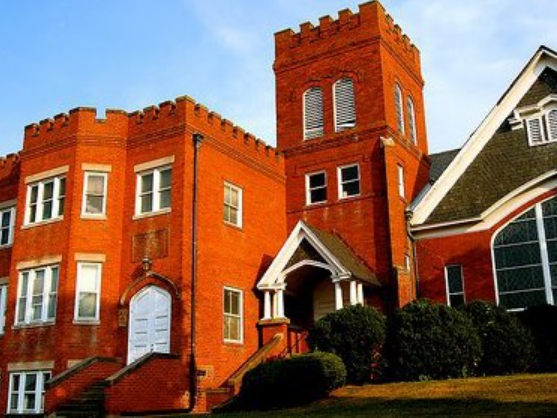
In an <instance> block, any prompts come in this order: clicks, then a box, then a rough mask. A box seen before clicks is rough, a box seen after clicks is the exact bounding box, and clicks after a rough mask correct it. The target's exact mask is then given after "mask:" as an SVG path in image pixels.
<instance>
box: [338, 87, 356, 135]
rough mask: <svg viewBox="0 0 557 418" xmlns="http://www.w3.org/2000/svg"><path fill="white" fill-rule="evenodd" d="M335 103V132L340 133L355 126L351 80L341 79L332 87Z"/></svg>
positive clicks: (354, 107) (354, 105)
mask: <svg viewBox="0 0 557 418" xmlns="http://www.w3.org/2000/svg"><path fill="white" fill-rule="evenodd" d="M333 94H334V101H335V131H336V132H340V131H343V130H345V129H349V128H353V127H354V126H356V104H355V100H354V82H353V81H352V79H351V78H341V79H340V80H338V81H337V82H336V83H335V85H334V87H333Z"/></svg>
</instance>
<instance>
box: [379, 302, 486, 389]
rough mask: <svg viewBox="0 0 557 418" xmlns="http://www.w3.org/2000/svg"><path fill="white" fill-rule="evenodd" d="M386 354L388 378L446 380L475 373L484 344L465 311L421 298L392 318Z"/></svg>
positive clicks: (388, 326)
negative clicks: (482, 344)
mask: <svg viewBox="0 0 557 418" xmlns="http://www.w3.org/2000/svg"><path fill="white" fill-rule="evenodd" d="M383 353H384V358H385V361H386V365H387V370H386V372H387V377H388V378H389V379H393V380H422V379H446V378H456V377H465V376H470V375H473V374H474V373H475V370H476V366H477V363H478V361H479V359H480V357H481V345H480V340H479V338H478V335H477V333H476V329H475V327H474V325H473V324H472V321H471V320H470V319H469V318H468V317H467V315H466V314H465V313H464V312H461V311H458V310H457V309H455V308H450V307H447V306H445V305H438V304H431V303H430V302H429V301H427V300H418V301H415V302H412V303H410V304H408V305H406V306H405V307H404V308H402V309H398V310H397V311H395V312H394V313H393V315H392V316H391V317H390V320H389V322H388V325H387V338H386V341H385V345H384V350H383Z"/></svg>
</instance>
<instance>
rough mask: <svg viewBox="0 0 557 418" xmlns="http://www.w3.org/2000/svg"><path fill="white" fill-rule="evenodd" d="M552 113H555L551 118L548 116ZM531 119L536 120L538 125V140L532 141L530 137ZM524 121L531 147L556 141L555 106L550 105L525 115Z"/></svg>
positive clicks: (556, 113) (556, 117)
mask: <svg viewBox="0 0 557 418" xmlns="http://www.w3.org/2000/svg"><path fill="white" fill-rule="evenodd" d="M552 113H553V114H555V116H553V118H551V117H550V115H551V114H552ZM532 121H537V122H538V125H539V130H540V139H539V140H538V141H534V140H533V137H532V128H531V127H530V122H532ZM524 123H525V124H526V135H527V137H528V145H530V146H531V147H535V146H538V145H545V144H549V143H551V142H557V107H553V106H552V107H549V108H546V109H544V110H543V111H542V112H539V113H536V114H534V115H532V116H528V117H525V118H524Z"/></svg>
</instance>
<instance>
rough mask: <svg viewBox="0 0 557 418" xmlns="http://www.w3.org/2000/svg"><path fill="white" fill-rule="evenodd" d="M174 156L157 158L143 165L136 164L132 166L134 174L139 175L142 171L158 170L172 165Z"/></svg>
mask: <svg viewBox="0 0 557 418" xmlns="http://www.w3.org/2000/svg"><path fill="white" fill-rule="evenodd" d="M174 160H175V158H174V155H170V156H168V157H164V158H159V159H157V160H151V161H147V162H145V163H141V164H136V165H134V166H133V171H134V173H140V172H142V171H149V170H152V169H154V168H159V167H162V166H165V165H172V164H173V163H174Z"/></svg>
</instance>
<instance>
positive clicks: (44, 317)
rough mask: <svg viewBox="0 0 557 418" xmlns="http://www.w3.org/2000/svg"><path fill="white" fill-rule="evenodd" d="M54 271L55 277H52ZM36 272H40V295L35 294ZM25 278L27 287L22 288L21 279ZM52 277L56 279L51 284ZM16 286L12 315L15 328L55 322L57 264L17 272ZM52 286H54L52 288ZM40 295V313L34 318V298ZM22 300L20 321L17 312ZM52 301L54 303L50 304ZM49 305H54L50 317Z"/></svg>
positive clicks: (58, 278) (57, 279) (58, 272)
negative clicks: (14, 305)
mask: <svg viewBox="0 0 557 418" xmlns="http://www.w3.org/2000/svg"><path fill="white" fill-rule="evenodd" d="M53 271H56V276H54V275H53ZM38 272H42V273H43V274H42V283H43V284H42V290H41V292H40V293H34V292H35V283H36V281H37V275H38ZM24 277H26V280H27V283H26V284H27V286H26V287H25V288H24V286H23V278H24ZM53 277H56V281H55V283H53V281H54V280H53ZM18 279H19V280H18V284H17V301H16V308H15V315H14V325H15V326H23V327H25V326H29V325H31V326H33V325H39V326H40V325H43V324H45V323H53V322H54V321H55V320H56V311H57V305H58V286H59V282H60V266H59V265H58V264H55V265H49V266H41V267H36V268H32V269H27V270H22V271H20V272H19V277H18ZM53 284H54V286H53ZM37 295H40V312H39V317H38V318H34V317H33V316H34V314H35V306H34V303H35V297H37ZM23 299H24V306H23V318H22V319H21V320H20V318H19V316H20V315H19V311H20V307H22V300H23ZM53 300H54V302H52V301H53ZM51 303H54V312H53V313H52V316H50V315H49V308H50V305H51Z"/></svg>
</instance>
